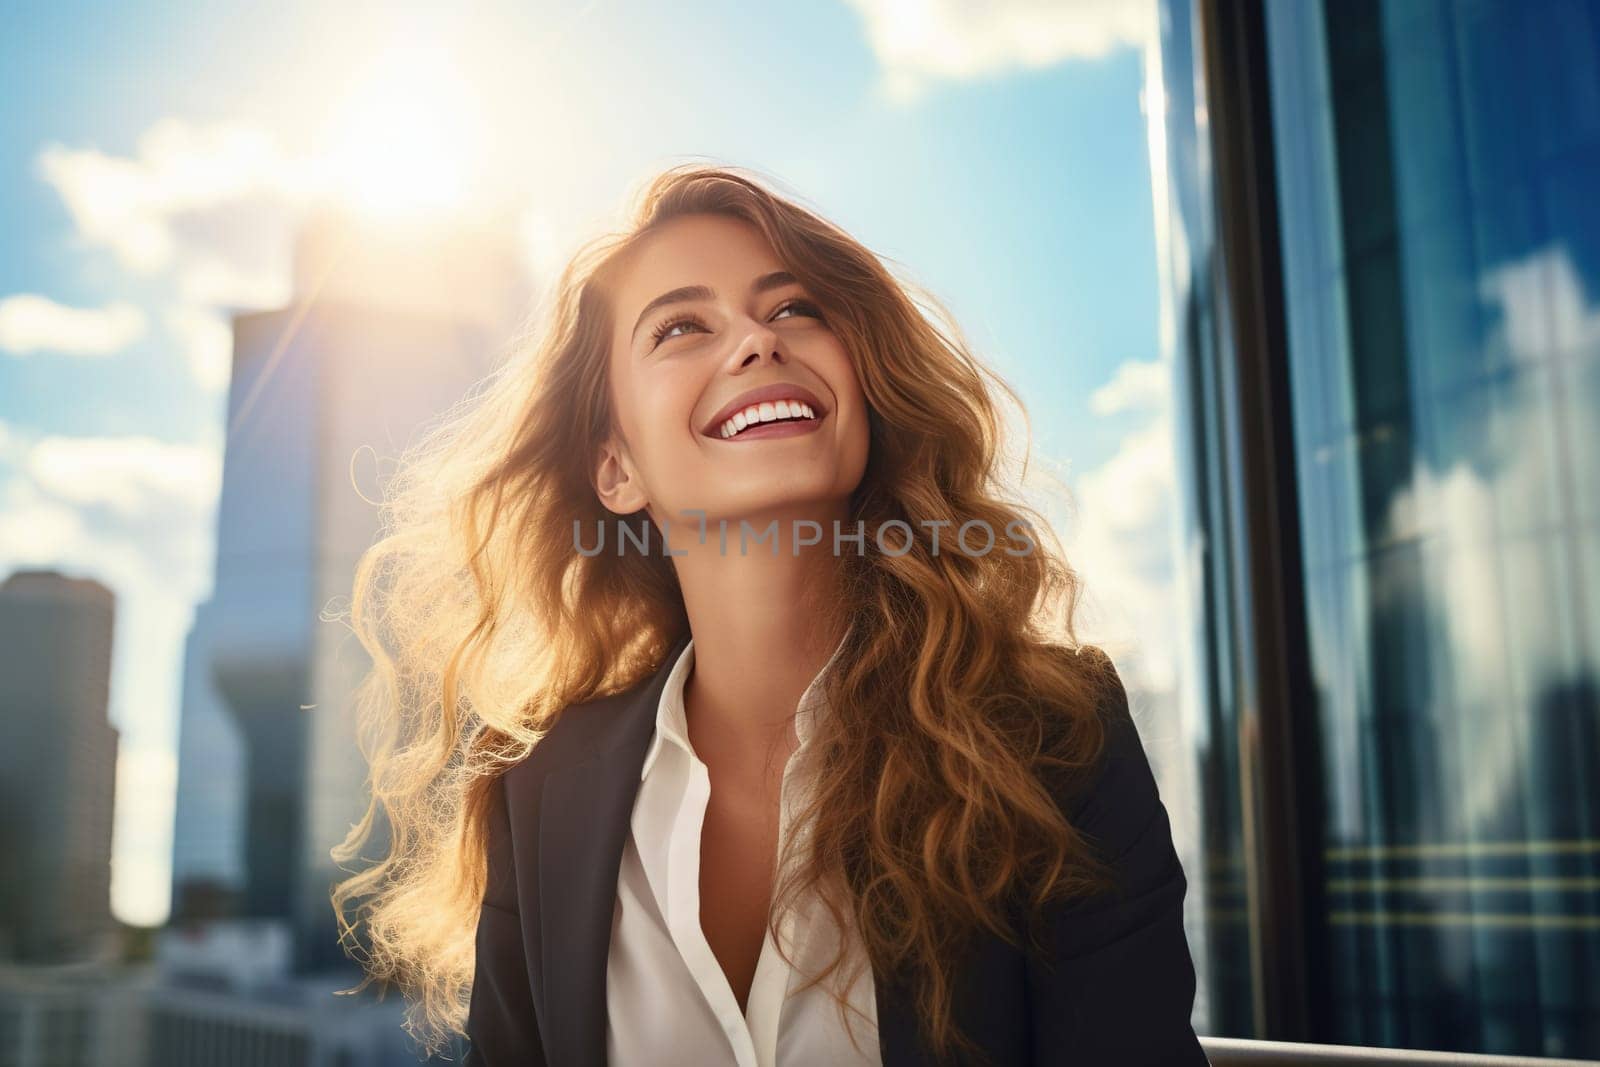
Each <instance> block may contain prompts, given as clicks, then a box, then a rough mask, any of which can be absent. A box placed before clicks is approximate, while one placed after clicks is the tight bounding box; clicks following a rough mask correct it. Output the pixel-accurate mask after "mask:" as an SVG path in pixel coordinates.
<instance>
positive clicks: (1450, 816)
mask: <svg viewBox="0 0 1600 1067" xmlns="http://www.w3.org/2000/svg"><path fill="white" fill-rule="evenodd" d="M1161 11H1162V23H1161V49H1160V60H1159V64H1158V65H1157V70H1158V77H1159V84H1160V87H1161V89H1162V91H1163V94H1164V99H1165V105H1166V106H1165V107H1164V108H1163V109H1162V110H1160V111H1158V112H1153V113H1152V115H1151V121H1152V122H1153V123H1158V124H1160V125H1161V127H1162V129H1161V135H1162V140H1163V143H1164V145H1165V147H1166V156H1165V158H1164V159H1160V158H1158V159H1157V160H1155V161H1154V162H1155V163H1156V164H1157V165H1158V166H1160V167H1162V168H1163V171H1164V173H1165V175H1166V177H1167V181H1168V183H1169V184H1170V187H1171V191H1170V194H1169V197H1168V201H1167V204H1166V209H1167V210H1168V211H1169V212H1170V217H1169V222H1168V224H1169V227H1170V229H1171V230H1172V232H1173V233H1175V234H1176V235H1177V236H1176V237H1175V238H1174V239H1173V240H1172V241H1170V242H1169V247H1168V249H1167V250H1166V259H1167V261H1168V262H1167V263H1166V264H1165V267H1166V271H1165V280H1166V284H1167V286H1168V288H1169V294H1168V295H1169V299H1172V300H1173V301H1174V303H1175V306H1178V307H1181V308H1182V309H1183V310H1184V312H1185V314H1184V319H1183V322H1184V326H1185V329H1183V330H1182V331H1180V334H1179V336H1178V337H1177V345H1176V348H1177V350H1176V351H1175V352H1174V353H1173V359H1174V370H1175V374H1176V375H1177V377H1178V383H1177V384H1178V386H1179V389H1180V393H1179V395H1180V397H1182V398H1183V402H1182V403H1180V404H1179V408H1180V410H1181V411H1182V412H1183V415H1182V419H1183V421H1184V425H1182V426H1180V427H1178V428H1177V431H1178V435H1177V438H1176V439H1177V440H1178V441H1179V442H1180V445H1179V448H1180V453H1186V454H1187V455H1188V456H1189V457H1190V460H1189V462H1190V467H1189V469H1188V470H1187V471H1186V472H1185V474H1186V478H1185V479H1184V481H1185V482H1187V483H1188V484H1187V485H1186V486H1185V494H1186V503H1185V508H1184V520H1185V523H1186V526H1187V529H1188V532H1189V536H1190V537H1191V538H1192V539H1193V541H1194V543H1195V544H1197V545H1200V546H1203V547H1202V549H1201V550H1200V551H1197V552H1195V553H1192V554H1191V555H1190V559H1191V560H1193V561H1194V563H1195V567H1196V569H1197V571H1198V573H1197V574H1195V575H1192V576H1190V578H1189V581H1190V583H1191V584H1192V585H1193V586H1195V587H1196V588H1200V589H1204V590H1206V595H1205V596H1204V597H1203V598H1202V599H1200V600H1198V601H1197V604H1198V605H1199V607H1200V612H1201V615H1202V618H1201V619H1200V620H1198V622H1197V624H1196V626H1195V631H1194V632H1195V633H1197V634H1199V635H1203V636H1200V637H1199V638H1198V640H1199V642H1200V644H1201V651H1200V652H1199V654H1198V657H1197V658H1198V660H1199V661H1200V662H1201V663H1202V664H1203V669H1202V670H1201V671H1200V672H1199V677H1197V678H1196V679H1195V680H1194V684H1195V686H1196V687H1197V688H1198V689H1199V690H1200V693H1199V699H1198V700H1197V701H1196V702H1195V703H1196V706H1198V707H1201V708H1204V709H1205V712H1204V714H1205V716H1206V717H1207V719H1208V725H1209V727H1210V729H1209V734H1208V736H1209V737H1210V738H1211V739H1212V740H1211V744H1210V745H1209V746H1208V747H1207V748H1206V749H1205V750H1204V751H1202V752H1200V753H1197V758H1198V759H1199V761H1200V763H1201V767H1202V778H1203V781H1204V783H1205V784H1204V786H1203V803H1204V804H1205V805H1206V808H1207V811H1206V812H1205V815H1204V823H1205V827H1206V833H1207V840H1208V849H1207V854H1208V856H1210V857H1211V859H1210V861H1209V862H1208V867H1207V871H1206V878H1205V881H1204V885H1205V887H1206V889H1205V893H1204V895H1203V898H1202V904H1203V908H1202V911H1203V916H1204V918H1203V921H1204V923H1205V925H1206V927H1207V935H1208V943H1209V944H1210V945H1211V950H1210V951H1209V952H1208V954H1207V959H1206V961H1205V967H1206V971H1207V973H1206V975H1205V981H1206V983H1207V986H1208V997H1207V1005H1208V1013H1209V1017H1208V1018H1207V1019H1204V1020H1200V1021H1201V1023H1202V1025H1203V1026H1205V1027H1206V1028H1207V1029H1209V1030H1210V1032H1213V1033H1218V1034H1229V1035H1235V1036H1263V1037H1279V1038H1292V1037H1299V1038H1302V1039H1306V1040H1318V1041H1330V1042H1338V1043H1350V1044H1366V1045H1384V1046H1391V1047H1414V1048H1429V1049H1441V1050H1459V1051H1484V1052H1506V1053H1522V1054H1532V1055H1548V1056H1573V1057H1577V1056H1590V1057H1594V1056H1600V1024H1597V1022H1596V1020H1597V1019H1600V893H1597V890H1600V833H1597V830H1600V694H1597V687H1600V201H1597V200H1596V198H1595V197H1594V195H1593V190H1594V189H1596V188H1600V4H1595V3H1592V2H1577V0H1574V2H1556V0H1550V2H1538V3H1521V2H1515V0H1473V2H1445V0H1432V2H1422V0H1411V2H1398V0H1395V2H1387V0H1338V2H1334V0H1324V2H1321V3H1313V2H1300V0H1294V2H1288V0H1285V2H1269V3H1256V2H1251V3H1222V2H1211V0H1198V2H1195V3H1189V2H1185V0H1171V2H1164V3H1163V4H1162V5H1161ZM1241 87H1244V89H1246V90H1248V89H1250V88H1253V89H1254V96H1252V94H1251V93H1250V92H1248V91H1241ZM1152 143H1155V142H1154V139H1153V142H1152ZM1213 153H1215V155H1214V156H1213ZM1252 182H1257V183H1258V184H1252ZM1158 188H1159V183H1158ZM1160 207H1161V205H1160V204H1159V203H1158V209H1159V208H1160ZM1158 232H1160V231H1159V230H1158ZM1280 381H1281V383H1282V391H1281V392H1275V391H1273V390H1272V389H1270V388H1264V387H1260V386H1262V385H1263V383H1265V385H1268V386H1270V385H1271V384H1272V383H1274V382H1280ZM1276 400H1283V401H1286V403H1285V404H1284V405H1283V406H1282V408H1281V409H1280V408H1279V407H1278V405H1277V404H1276V403H1275V401H1276ZM1262 426H1266V427H1267V428H1268V429H1269V430H1275V431H1276V432H1278V433H1281V435H1282V436H1281V438H1280V439H1281V440H1283V441H1285V442H1287V443H1289V445H1290V447H1291V451H1292V455H1291V456H1286V457H1285V462H1284V463H1283V467H1284V468H1285V469H1282V470H1279V471H1278V472H1277V480H1276V481H1274V480H1271V479H1268V478H1264V477H1262V476H1261V472H1262V471H1263V470H1267V471H1269V472H1270V471H1271V470H1273V468H1272V465H1271V463H1270V462H1263V460H1262V458H1261V457H1260V456H1259V455H1257V454H1255V453H1254V452H1253V451H1252V449H1254V448H1257V447H1258V446H1259V444H1260V442H1261V440H1263V436H1262V435H1261V434H1259V433H1257V431H1258V430H1259V429H1260V428H1261V427H1262ZM1186 445H1187V446H1188V448H1187V449H1186V448H1185V446H1186ZM1284 489H1287V492H1286V493H1285V499H1287V500H1289V501H1291V502H1292V506H1289V507H1284V508H1282V509H1281V510H1275V507H1274V492H1275V491H1276V490H1284ZM1241 516H1242V517H1241ZM1264 517H1265V518H1264ZM1284 545H1288V546H1289V551H1283V550H1282V546H1284ZM1269 628H1274V632H1268V630H1269ZM1279 631H1281V632H1279ZM1297 650H1299V651H1300V652H1301V653H1303V655H1301V654H1297ZM1285 768H1287V769H1288V770H1287V771H1285V770H1284V769H1285ZM1241 798H1243V799H1241ZM1282 812H1287V814H1282ZM1239 872H1242V874H1239ZM1239 895H1242V896H1243V898H1244V901H1245V907H1244V909H1243V910H1244V912H1245V913H1246V914H1248V915H1249V916H1250V917H1251V919H1252V931H1251V933H1250V935H1249V936H1248V937H1245V936H1244V935H1242V934H1241V932H1240V929H1239V927H1238V915H1239V912H1240V910H1241V909H1240V907H1239V903H1238V896H1239ZM1272 914H1287V915H1300V916H1302V917H1303V919H1304V929H1303V930H1301V931H1300V932H1298V933H1296V934H1292V935H1285V934H1283V933H1282V932H1280V931H1278V930H1274V929H1271V928H1263V927H1262V925H1261V923H1260V921H1259V920H1260V918H1261V917H1262V916H1263V915H1272ZM1290 953H1297V954H1299V956H1300V957H1301V959H1300V960H1298V961H1297V960H1294V959H1290V958H1288V957H1289V954H1290ZM1241 961H1248V967H1247V968H1245V970H1246V971H1247V972H1248V973H1242V972H1241ZM1283 975H1293V976H1295V983H1294V984H1295V985H1296V986H1297V988H1296V989H1295V990H1294V991H1293V992H1292V993H1291V994H1288V995H1285V994H1284V993H1283V991H1282V990H1281V988H1278V987H1279V986H1280V985H1281V983H1279V982H1277V981H1275V979H1276V978H1278V977H1280V976H1283Z"/></svg>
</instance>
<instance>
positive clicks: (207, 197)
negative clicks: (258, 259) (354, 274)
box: [39, 118, 302, 274]
mask: <svg viewBox="0 0 1600 1067" xmlns="http://www.w3.org/2000/svg"><path fill="white" fill-rule="evenodd" d="M39 171H40V174H41V175H42V176H43V177H44V179H45V181H46V182H48V183H49V184H50V185H51V186H52V187H53V188H54V189H55V190H56V192H57V193H59V194H60V196H61V199H62V202H63V203H64V204H65V205H66V208H67V212H68V213H69V214H70V215H71V216H72V219H73V222H74V223H75V224H76V226H77V229H78V233H79V235H80V236H81V237H82V239H83V240H85V241H86V242H89V243H91V244H95V245H100V246H103V247H106V248H109V249H110V250H111V251H112V252H113V253H115V254H116V256H117V258H118V260H120V261H121V263H122V264H123V266H125V267H127V268H128V269H129V270H132V271H134V272H135V273H139V274H150V273H154V272H156V271H159V270H162V269H164V268H166V267H169V266H171V265H173V264H174V263H175V262H177V261H178V259H179V258H180V256H181V255H182V253H183V252H184V249H185V245H186V244H192V243H194V242H196V241H197V240H198V241H199V243H200V244H202V245H204V244H205V243H206V238H207V236H208V235H201V234H197V233H195V232H192V231H186V229H185V225H184V222H185V220H195V219H200V218H204V217H205V216H207V215H208V214H210V213H214V212H216V211H217V210H218V209H221V208H229V209H235V210H237V209H239V208H240V207H241V206H244V205H248V204H249V203H250V202H252V201H255V202H260V201H269V202H270V201H276V202H280V203H283V202H289V201H292V200H294V199H295V198H296V196H297V194H298V192H299V191H300V189H301V186H302V180H301V178H300V177H299V174H298V170H297V168H296V167H295V166H294V165H293V164H291V163H290V162H289V161H288V159H287V158H286V157H285V156H283V155H282V154H281V153H280V152H279V151H278V149H277V147H276V145H275V144H274V143H273V141H272V139H271V138H270V137H269V136H268V135H267V134H266V133H265V132H264V131H262V130H260V129H257V128H255V127H252V126H250V125H247V124H245V123H241V122H233V121H224V122H219V123H216V124H214V125H211V126H196V125H192V124H190V123H187V122H184V121H183V120H181V119H176V118H165V119H162V120H160V121H159V122H157V123H156V124H155V125H153V126H151V127H150V129H149V130H147V131H146V132H145V134H144V135H143V136H142V137H140V138H139V142H138V150H137V152H136V153H135V155H134V156H133V157H132V158H124V157H119V156H112V155H107V154H106V153H103V152H100V151H98V150H96V149H92V148H68V147H66V146H63V145H58V144H52V145H49V146H47V147H46V148H45V149H44V151H43V152H41V153H40V156H39ZM209 236H210V237H216V236H218V235H217V234H215V232H214V231H213V233H211V234H210V235H209Z"/></svg>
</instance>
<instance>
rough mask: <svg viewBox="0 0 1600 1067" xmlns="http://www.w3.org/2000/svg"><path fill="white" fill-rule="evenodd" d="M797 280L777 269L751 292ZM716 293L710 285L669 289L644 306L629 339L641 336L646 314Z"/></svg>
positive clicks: (765, 289)
mask: <svg viewBox="0 0 1600 1067" xmlns="http://www.w3.org/2000/svg"><path fill="white" fill-rule="evenodd" d="M797 281H799V279H798V278H796V277H795V276H794V275H793V274H790V273H789V272H788V271H786V270H775V271H772V272H771V273H770V274H763V275H761V277H759V278H757V279H756V280H755V281H753V282H751V283H750V292H751V293H752V294H755V293H765V292H767V291H768V290H769V289H779V288H782V287H783V286H785V285H793V284H795V283H796V282H797ZM716 295H717V292H716V290H715V289H712V288H711V287H710V286H709V285H684V286H680V287H678V288H677V289H669V290H667V291H666V292H664V293H662V294H661V295H660V296H658V297H656V298H655V299H654V300H652V301H650V303H648V304H646V305H645V306H644V310H643V311H640V312H639V318H638V320H637V321H636V322H635V323H634V324H633V333H632V334H630V335H629V340H630V341H631V340H632V339H634V338H636V337H638V336H639V327H641V326H643V325H644V320H645V318H646V316H648V315H649V314H650V313H651V312H652V311H654V310H656V309H657V308H659V307H663V306H665V305H667V304H683V303H687V302H688V301H690V300H714V299H716Z"/></svg>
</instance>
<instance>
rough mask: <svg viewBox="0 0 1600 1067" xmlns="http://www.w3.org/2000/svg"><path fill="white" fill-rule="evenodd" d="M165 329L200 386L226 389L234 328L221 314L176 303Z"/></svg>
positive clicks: (231, 365)
mask: <svg viewBox="0 0 1600 1067" xmlns="http://www.w3.org/2000/svg"><path fill="white" fill-rule="evenodd" d="M167 332H168V333H169V334H170V335H171V336H172V337H173V338H174V339H175V340H177V342H178V344H179V346H180V347H181V348H182V350H183V354H184V358H185V359H186V360H187V361H188V363H189V373H190V375H191V376H192V377H193V378H194V380H195V381H196V382H198V383H199V384H200V386H201V387H202V388H205V389H210V390H220V389H225V388H227V386H228V379H229V377H230V376H231V372H232V369H233V327H232V326H231V325H230V324H229V322H228V320H227V319H226V318H225V317H224V316H222V315H219V314H217V313H215V312H212V311H208V310H205V309H204V308H200V307H195V306H192V305H179V306H178V307H175V308H173V309H172V310H170V311H168V312H167Z"/></svg>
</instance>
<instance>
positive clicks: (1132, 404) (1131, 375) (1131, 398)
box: [1089, 359, 1172, 416]
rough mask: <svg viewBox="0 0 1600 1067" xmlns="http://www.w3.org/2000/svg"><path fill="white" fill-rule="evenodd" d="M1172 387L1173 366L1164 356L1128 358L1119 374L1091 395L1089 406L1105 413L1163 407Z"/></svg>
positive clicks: (1118, 370) (1094, 410) (1095, 410)
mask: <svg viewBox="0 0 1600 1067" xmlns="http://www.w3.org/2000/svg"><path fill="white" fill-rule="evenodd" d="M1171 388H1172V369H1171V368H1170V367H1169V366H1167V365H1166V364H1165V363H1163V362H1161V360H1159V359H1152V360H1148V361H1139V360H1128V361H1127V362H1125V363H1123V364H1122V365H1121V366H1119V367H1118V368H1117V374H1116V377H1114V378H1112V379H1111V381H1110V382H1108V383H1106V384H1105V385H1102V386H1101V387H1100V388H1098V389H1096V390H1095V391H1094V392H1093V393H1092V394H1091V395H1090V397H1089V410H1090V411H1092V412H1093V413H1094V414H1096V415H1102V416H1103V415H1119V414H1122V413H1123V412H1134V411H1162V410H1164V409H1165V408H1166V406H1167V393H1168V391H1169V390H1170V389H1171Z"/></svg>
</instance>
